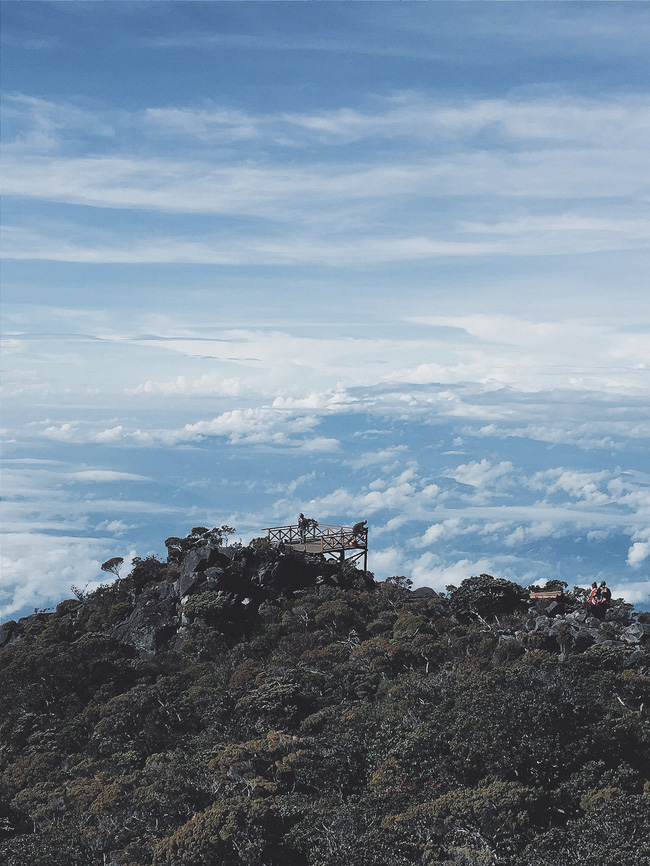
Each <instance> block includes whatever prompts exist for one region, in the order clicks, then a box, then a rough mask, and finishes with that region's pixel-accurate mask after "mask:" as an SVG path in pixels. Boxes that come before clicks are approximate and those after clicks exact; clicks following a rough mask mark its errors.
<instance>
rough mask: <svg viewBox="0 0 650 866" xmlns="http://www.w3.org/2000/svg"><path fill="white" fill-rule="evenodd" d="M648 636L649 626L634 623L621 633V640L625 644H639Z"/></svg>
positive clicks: (649, 632) (649, 633)
mask: <svg viewBox="0 0 650 866" xmlns="http://www.w3.org/2000/svg"><path fill="white" fill-rule="evenodd" d="M648 635H650V625H648V624H647V623H642V622H636V623H634V624H633V625H630V626H628V627H627V628H626V629H625V630H624V631H623V633H622V634H621V639H622V640H624V641H625V642H626V643H641V641H642V640H643V639H644V638H645V637H647V636H648Z"/></svg>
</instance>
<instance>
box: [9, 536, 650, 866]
mask: <svg viewBox="0 0 650 866" xmlns="http://www.w3.org/2000/svg"><path fill="white" fill-rule="evenodd" d="M199 529H200V528H199ZM202 531H203V530H202ZM205 532H207V530H205ZM196 536H197V533H195V537H196ZM198 536H200V533H198ZM222 541H224V539H223V538H222V537H220V536H219V532H218V531H216V535H215V534H213V535H212V543H213V545H217V544H218V543H220V542H222ZM171 542H172V543H171V544H168V547H169V548H170V558H169V560H168V562H167V563H162V562H159V561H158V560H156V559H154V558H149V559H147V560H141V561H138V562H136V565H135V568H134V570H133V572H132V573H131V574H130V575H129V576H128V577H125V578H122V579H118V580H116V581H115V582H114V583H113V584H112V585H110V586H105V587H102V588H101V589H100V590H98V591H96V592H95V593H93V594H91V595H89V596H87V597H86V596H85V595H84V594H83V593H80V592H78V593H77V594H78V595H79V596H80V598H78V599H71V600H68V601H64V602H62V603H61V604H60V605H59V607H58V608H57V611H56V613H55V614H51V615H45V614H35V615H34V616H33V617H30V618H28V619H27V620H24V621H22V622H21V623H19V624H8V626H5V629H4V633H5V636H6V638H7V643H6V645H5V646H4V648H3V649H2V650H0V665H1V670H2V674H1V682H0V720H1V721H0V724H1V727H0V747H1V753H0V762H1V763H0V769H1V771H2V772H1V775H0V846H1V852H2V853H1V855H0V857H1V860H2V863H3V864H6V866H19V864H20V866H24V864H30V866H91V864H111V866H211V864H214V866H241V864H250V866H344V864H351V866H411V864H427V866H433V864H439V863H440V864H443V863H444V864H456V866H470V864H472V866H474V864H475V866H479V864H480V866H486V864H506V866H564V864H585V866H648V864H650V808H649V807H650V727H649V725H648V716H647V709H646V708H647V707H649V706H650V676H649V673H650V654H649V653H648V652H647V650H646V648H645V642H646V640H648V639H649V638H648V637H647V634H646V633H647V632H648V631H650V626H648V625H647V623H646V619H647V615H645V614H638V615H637V614H635V613H634V612H633V611H631V609H630V606H629V605H624V604H623V603H621V602H616V603H613V605H612V609H611V610H610V611H609V612H608V616H607V620H606V621H603V622H597V621H596V620H593V619H589V618H586V617H585V605H584V597H583V594H582V593H581V591H574V592H573V593H569V594H567V595H566V596H565V598H564V600H561V601H560V602H555V601H552V600H539V601H534V602H531V601H530V600H529V599H528V593H527V592H524V590H522V589H521V588H520V587H519V586H517V585H516V584H513V583H510V582H508V581H505V580H498V579H494V578H492V577H490V576H488V575H481V576H480V577H475V578H471V579H468V580H466V581H464V582H463V584H461V586H460V587H458V588H457V589H453V588H451V589H450V591H448V593H446V594H445V595H444V596H443V595H438V594H435V593H433V592H429V593H413V592H411V590H410V589H409V587H408V585H407V582H406V581H404V580H403V579H401V578H393V579H391V580H388V581H386V582H383V583H372V582H370V581H369V580H367V579H365V578H364V579H358V580H355V576H354V575H352V576H351V575H350V570H349V569H345V568H341V569H339V566H338V565H337V566H336V567H335V568H336V569H339V571H340V573H339V574H338V576H337V573H336V571H333V570H332V568H330V569H329V571H327V572H326V574H325V577H326V578H327V579H323V578H322V576H320V577H319V579H316V580H311V578H310V579H309V581H307V584H308V585H300V581H298V584H296V583H295V581H294V583H292V584H291V585H287V586H285V587H284V589H283V586H282V583H281V582H279V583H278V580H279V579H278V580H276V581H275V583H273V589H272V590H265V591H264V592H262V591H261V590H260V591H259V592H258V595H257V597H254V596H251V597H252V598H253V601H252V602H251V597H249V596H247V597H246V598H245V599H243V600H242V599H241V598H240V599H239V601H240V602H241V603H240V604H239V605H238V606H235V604H234V602H233V598H236V594H235V593H234V592H231V593H230V594H229V593H227V592H224V591H223V590H219V591H217V590H216V589H215V585H216V584H215V583H214V580H216V579H217V577H218V578H219V579H221V580H222V581H223V580H224V579H226V578H228V575H230V578H228V579H231V578H232V574H235V573H236V574H237V575H239V578H240V579H241V580H244V581H246V580H248V581H249V583H250V585H251V586H253V583H254V581H252V578H250V577H246V575H247V574H249V573H250V574H252V573H253V572H254V573H255V574H257V575H260V574H270V573H272V572H273V569H275V572H274V573H276V574H278V573H279V572H278V571H277V569H278V567H279V566H278V563H279V562H280V560H279V559H278V557H279V556H280V555H281V554H278V553H277V552H275V551H272V550H266V549H265V548H264V544H263V543H257V544H255V543H254V544H253V545H252V546H251V547H250V548H244V549H240V550H237V549H235V548H229V551H231V552H230V553H229V559H230V562H231V565H230V566H228V567H225V566H223V567H221V568H213V569H212V570H213V571H215V572H219V574H218V575H216V576H213V578H214V579H213V580H212V583H211V582H210V575H209V574H208V572H201V573H202V574H203V573H205V574H208V576H207V577H206V578H205V579H204V580H203V581H202V582H201V581H199V582H195V583H194V584H193V585H190V584H191V581H189V580H188V579H187V578H186V577H185V578H184V577H183V575H184V573H185V575H187V574H189V573H190V572H189V571H188V568H185V572H183V562H184V561H186V560H187V559H188V557H190V558H191V557H192V556H194V554H193V553H192V550H191V547H192V544H186V545H185V547H183V545H182V543H180V540H179V539H174V540H171ZM177 542H178V543H177ZM224 550H225V548H222V551H224ZM233 550H234V553H232V551H233ZM287 558H288V559H290V560H291V569H289V571H287V572H286V573H287V574H289V573H291V574H297V573H298V572H296V569H298V570H300V569H301V568H304V569H305V574H307V573H308V571H309V568H311V570H312V571H311V572H309V573H310V574H311V573H315V572H314V570H315V571H318V568H319V566H318V565H317V564H314V563H309V562H307V560H305V559H302V558H301V557H300V556H299V555H294V554H293V553H290V554H286V555H285V560H286V559H287ZM283 561H284V560H283ZM192 562H193V563H194V565H196V557H195V559H194V560H192ZM242 563H248V565H247V566H246V567H247V568H249V572H246V571H245V569H244V567H243V565H242ZM194 565H192V566H191V567H194ZM222 565H223V563H222ZM229 568H230V569H231V571H230V572H229V570H228V569H229ZM282 568H284V566H282ZM232 569H234V571H232ZM251 569H252V571H251ZM255 570H256V571H255ZM282 573H283V574H284V573H285V572H282ZM344 578H345V579H344ZM183 580H185V589H187V590H188V591H187V594H185V595H183V594H182V593H183V592H184V590H183V587H182V586H181V583H180V582H182V581H183ZM251 581H252V582H251ZM303 583H305V581H303ZM255 585H256V586H262V585H264V581H263V580H259V581H258V582H257V584H255ZM296 585H297V586H298V588H296ZM179 587H180V588H179ZM342 587H345V588H342ZM177 596H178V599H177ZM161 605H167V606H168V608H169V609H170V610H171V609H172V608H173V607H174V605H176V606H177V607H178V608H179V611H180V612H179V620H178V623H179V626H178V627H175V628H172V627H171V626H170V625H169V623H168V621H167V620H165V623H164V626H165V630H164V640H162V639H160V638H159V637H157V638H156V641H155V642H154V643H153V644H152V645H151V647H148V648H143V647H142V645H141V644H139V642H138V639H137V634H136V632H138V630H139V629H143V628H145V626H144V625H138V623H140V624H142V623H149V626H150V624H151V618H152V617H153V616H157V617H160V616H161V615H162V614H161V613H160V610H161ZM151 611H153V612H154V613H153V614H152V613H151ZM147 617H149V619H147ZM125 623H131V625H130V627H128V628H127V627H125ZM149 626H147V627H149ZM138 633H140V632H138ZM9 638H10V639H9Z"/></svg>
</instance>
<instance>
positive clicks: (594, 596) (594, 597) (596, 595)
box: [587, 580, 600, 607]
mask: <svg viewBox="0 0 650 866" xmlns="http://www.w3.org/2000/svg"><path fill="white" fill-rule="evenodd" d="M599 602H600V590H599V589H598V584H597V583H596V581H595V580H594V582H593V583H592V584H591V592H590V593H589V597H588V598H587V604H591V605H593V606H594V607H595V606H596V605H597V604H598V603H599Z"/></svg>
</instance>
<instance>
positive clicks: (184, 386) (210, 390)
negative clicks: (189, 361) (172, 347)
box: [127, 373, 245, 397]
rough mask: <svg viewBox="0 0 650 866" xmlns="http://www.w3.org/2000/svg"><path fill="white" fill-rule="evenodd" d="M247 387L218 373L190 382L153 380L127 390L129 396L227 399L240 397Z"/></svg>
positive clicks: (206, 374)
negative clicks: (180, 396) (160, 395)
mask: <svg viewBox="0 0 650 866" xmlns="http://www.w3.org/2000/svg"><path fill="white" fill-rule="evenodd" d="M244 390H245V387H244V385H243V383H242V380H241V379H238V378H224V377H222V376H220V375H219V374H218V373H204V374H203V375H202V376H199V377H198V378H197V379H190V380H188V379H187V377H186V376H182V375H181V376H177V377H176V378H175V379H172V380H171V381H169V382H156V381H153V380H151V379H149V380H148V381H146V382H144V383H143V384H142V385H138V386H136V387H135V388H129V389H127V393H128V394H164V395H166V396H172V395H183V396H194V395H211V394H215V395H219V396H225V397H238V396H240V395H241V394H242V393H243V391H244Z"/></svg>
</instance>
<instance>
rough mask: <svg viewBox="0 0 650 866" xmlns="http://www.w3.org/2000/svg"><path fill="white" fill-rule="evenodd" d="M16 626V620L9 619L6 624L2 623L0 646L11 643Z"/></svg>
mask: <svg viewBox="0 0 650 866" xmlns="http://www.w3.org/2000/svg"><path fill="white" fill-rule="evenodd" d="M16 626H17V623H16V622H14V620H9V622H6V623H4V625H0V647H3V646H4V645H5V644H7V643H9V641H10V640H11V638H12V637H13V635H14V632H15V630H16Z"/></svg>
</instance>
